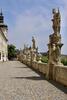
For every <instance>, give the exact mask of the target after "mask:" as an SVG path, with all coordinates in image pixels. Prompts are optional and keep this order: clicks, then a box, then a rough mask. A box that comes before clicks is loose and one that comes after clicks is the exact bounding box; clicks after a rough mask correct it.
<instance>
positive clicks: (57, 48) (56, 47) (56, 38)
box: [48, 9, 63, 64]
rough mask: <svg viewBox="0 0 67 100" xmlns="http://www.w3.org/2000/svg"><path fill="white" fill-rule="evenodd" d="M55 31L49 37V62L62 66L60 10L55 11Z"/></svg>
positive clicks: (53, 20)
mask: <svg viewBox="0 0 67 100" xmlns="http://www.w3.org/2000/svg"><path fill="white" fill-rule="evenodd" d="M52 12H53V19H52V22H53V26H52V27H53V31H54V33H53V34H51V35H50V36H49V44H48V47H49V62H50V63H52V64H60V63H61V61H60V56H61V47H62V45H63V44H62V43H61V34H60V21H61V17H60V12H59V9H58V10H57V11H56V10H55V9H53V11H52Z"/></svg>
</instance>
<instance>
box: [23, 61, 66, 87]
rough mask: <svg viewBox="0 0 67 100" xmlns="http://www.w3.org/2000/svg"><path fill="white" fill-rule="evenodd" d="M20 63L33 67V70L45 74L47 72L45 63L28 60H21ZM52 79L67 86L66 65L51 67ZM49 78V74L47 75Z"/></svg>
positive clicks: (47, 68)
mask: <svg viewBox="0 0 67 100" xmlns="http://www.w3.org/2000/svg"><path fill="white" fill-rule="evenodd" d="M21 62H22V63H24V64H26V65H28V66H30V67H33V68H34V69H35V70H37V71H39V72H41V73H43V74H45V75H46V76H47V73H48V72H49V67H50V66H49V67H48V64H47V63H39V62H37V61H36V62H32V63H31V62H30V61H25V60H23V61H21ZM52 76H53V78H52V79H53V80H55V81H57V82H60V83H61V84H63V85H65V86H67V66H54V67H53V73H52ZM48 78H49V76H48Z"/></svg>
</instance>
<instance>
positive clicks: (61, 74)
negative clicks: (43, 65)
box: [55, 66, 67, 86]
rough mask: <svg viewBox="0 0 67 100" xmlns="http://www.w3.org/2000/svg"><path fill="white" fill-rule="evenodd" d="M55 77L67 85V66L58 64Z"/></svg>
mask: <svg viewBox="0 0 67 100" xmlns="http://www.w3.org/2000/svg"><path fill="white" fill-rule="evenodd" d="M55 77H56V81H57V82H60V83H62V84H63V85H66V86H67V66H57V67H56V74H55Z"/></svg>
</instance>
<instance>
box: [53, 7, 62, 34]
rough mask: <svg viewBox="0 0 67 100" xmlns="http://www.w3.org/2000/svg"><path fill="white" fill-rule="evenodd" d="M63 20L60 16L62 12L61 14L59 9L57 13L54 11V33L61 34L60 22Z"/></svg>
mask: <svg viewBox="0 0 67 100" xmlns="http://www.w3.org/2000/svg"><path fill="white" fill-rule="evenodd" d="M60 19H61V16H60V12H59V9H58V11H56V10H55V9H53V19H52V21H53V30H54V33H57V32H58V33H60V21H61V20H60Z"/></svg>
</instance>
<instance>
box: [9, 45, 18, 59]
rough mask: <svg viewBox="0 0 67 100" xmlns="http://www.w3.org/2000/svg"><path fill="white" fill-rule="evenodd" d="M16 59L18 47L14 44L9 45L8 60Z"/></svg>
mask: <svg viewBox="0 0 67 100" xmlns="http://www.w3.org/2000/svg"><path fill="white" fill-rule="evenodd" d="M15 57H16V47H15V46H14V45H13V44H10V45H8V59H9V60H11V59H13V58H15Z"/></svg>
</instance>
